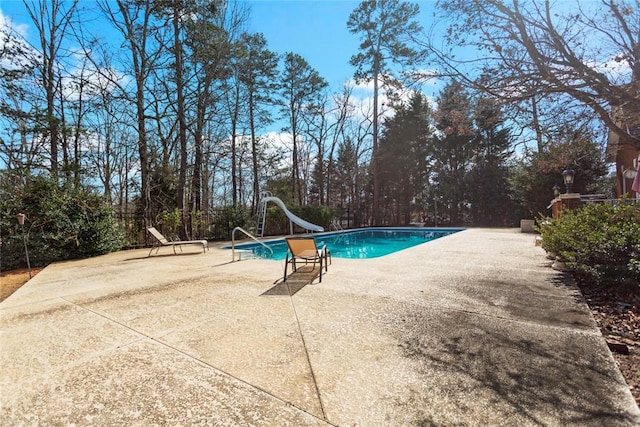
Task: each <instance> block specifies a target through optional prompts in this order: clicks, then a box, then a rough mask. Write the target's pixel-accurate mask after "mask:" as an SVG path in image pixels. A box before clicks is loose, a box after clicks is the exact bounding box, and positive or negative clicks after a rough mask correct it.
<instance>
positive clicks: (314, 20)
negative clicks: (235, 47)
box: [0, 0, 435, 95]
mask: <svg viewBox="0 0 640 427" xmlns="http://www.w3.org/2000/svg"><path fill="white" fill-rule="evenodd" d="M242 1H244V2H245V3H246V4H247V5H249V6H250V8H251V18H250V21H249V22H248V23H247V31H249V32H252V33H263V34H264V35H265V38H266V39H267V42H268V46H269V49H271V50H272V51H275V52H277V53H279V54H283V53H285V52H294V53H297V54H299V55H301V56H302V57H304V58H305V59H306V60H307V61H308V62H309V64H310V65H311V66H312V67H313V68H315V69H316V70H318V72H319V73H320V75H321V76H322V77H324V78H325V79H326V80H327V81H328V82H329V85H330V87H331V89H332V90H333V91H339V90H340V88H341V86H342V84H343V83H344V82H345V81H347V80H349V79H350V78H351V77H352V76H353V72H354V69H353V67H352V66H351V65H349V59H350V58H351V56H352V55H354V54H356V53H357V52H358V45H359V39H358V36H357V35H355V34H351V33H350V32H349V30H348V29H347V20H348V19H349V14H350V13H351V12H352V11H353V10H354V9H355V8H356V7H358V4H359V3H360V2H359V1H355V0H242ZM80 3H81V6H82V3H85V5H86V6H89V7H91V6H92V5H90V4H89V3H90V2H89V0H80ZM417 3H418V4H419V5H420V9H421V13H420V21H421V24H422V25H423V27H425V28H428V27H429V26H430V25H431V22H430V20H431V18H430V17H431V15H432V12H433V7H434V5H435V0H422V1H418V2H417ZM0 12H1V14H2V15H4V16H5V17H6V18H9V19H10V20H11V21H12V24H13V25H14V27H15V26H22V25H24V27H23V28H27V31H28V32H27V34H28V35H29V36H30V38H31V37H34V36H36V32H35V30H34V29H33V25H32V24H30V19H29V17H28V15H27V13H26V11H25V9H24V5H23V2H22V0H0ZM428 95H431V94H428Z"/></svg>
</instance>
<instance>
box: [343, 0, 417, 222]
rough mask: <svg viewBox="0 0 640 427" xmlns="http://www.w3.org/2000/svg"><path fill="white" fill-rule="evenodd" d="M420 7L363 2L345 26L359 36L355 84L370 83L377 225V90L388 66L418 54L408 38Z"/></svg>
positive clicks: (407, 61)
mask: <svg viewBox="0 0 640 427" xmlns="http://www.w3.org/2000/svg"><path fill="white" fill-rule="evenodd" d="M419 11H420V8H419V6H418V5H417V4H415V3H408V2H403V1H399V0H365V1H363V2H362V3H360V5H359V6H358V7H357V8H356V9H355V10H354V11H353V12H351V15H349V20H348V21H347V27H348V28H349V31H350V32H351V33H353V34H359V35H360V52H359V53H358V54H356V55H354V56H352V57H351V65H354V66H355V67H356V73H355V77H356V81H367V82H369V81H373V118H372V121H373V145H372V156H371V163H372V173H373V215H374V216H373V222H374V225H379V223H380V217H379V212H380V209H379V207H380V185H381V180H380V177H379V176H378V169H379V164H380V162H379V159H378V133H379V132H378V121H379V113H378V107H379V95H380V93H379V89H380V83H381V80H382V84H383V86H385V85H387V83H389V81H390V79H389V78H390V76H391V75H392V73H391V71H392V67H391V63H395V64H400V65H402V66H404V65H411V64H412V63H413V62H415V61H416V60H417V59H418V58H419V57H420V56H421V52H419V51H418V50H415V49H413V48H412V47H411V45H410V44H409V42H408V37H409V36H410V35H412V34H415V33H418V32H420V31H421V30H422V27H421V26H420V24H419V23H418V21H416V20H415V18H416V16H417V15H418V13H419Z"/></svg>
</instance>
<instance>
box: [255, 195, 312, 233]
mask: <svg viewBox="0 0 640 427" xmlns="http://www.w3.org/2000/svg"><path fill="white" fill-rule="evenodd" d="M269 202H273V203H275V204H276V205H278V207H279V208H280V209H282V210H283V211H284V214H285V215H286V216H287V218H289V230H290V234H293V224H296V225H298V226H300V227H302V228H304V229H305V230H307V231H324V228H323V227H321V226H319V225H316V224H311V223H310V222H308V221H305V220H304V219H302V218H300V217H298V216H296V215H294V214H293V213H292V212H290V211H289V209H287V206H286V205H285V204H284V202H283V201H282V200H280V199H279V198H277V197H274V196H272V195H271V193H269V192H267V191H265V192H263V193H260V202H259V203H258V217H257V224H256V235H258V236H260V237H264V224H265V221H266V220H267V203H269Z"/></svg>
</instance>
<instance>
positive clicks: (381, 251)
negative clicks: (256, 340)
mask: <svg viewBox="0 0 640 427" xmlns="http://www.w3.org/2000/svg"><path fill="white" fill-rule="evenodd" d="M461 230H463V229H462V228H395V227H394V228H362V229H357V230H347V231H340V232H335V233H321V234H314V235H312V237H313V238H314V239H315V241H316V244H317V245H318V247H321V246H324V245H326V246H327V249H329V250H330V251H331V256H332V257H335V258H351V259H364V258H377V257H381V256H385V255H389V254H392V253H394V252H397V251H401V250H403V249H407V248H410V247H412V246H416V245H420V244H422V243H426V242H429V241H431V240H435V239H438V238H440V237H444V236H448V235H449V234H453V233H456V232H458V231H461ZM263 243H264V244H265V245H267V246H269V247H270V248H271V249H272V250H273V256H271V251H269V250H268V249H267V248H265V247H264V246H262V245H260V244H258V243H255V242H253V243H242V244H239V245H236V246H235V247H236V249H242V250H250V251H252V252H253V253H254V254H256V255H258V256H260V257H261V258H269V259H276V260H281V259H284V258H285V256H286V254H287V243H286V242H285V240H284V239H277V240H268V241H264V242H263ZM224 248H225V249H230V248H231V246H225V247H224Z"/></svg>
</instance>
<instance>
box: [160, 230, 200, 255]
mask: <svg viewBox="0 0 640 427" xmlns="http://www.w3.org/2000/svg"><path fill="white" fill-rule="evenodd" d="M147 231H148V232H149V233H150V234H151V235H152V236H153V237H155V239H156V241H157V243H156V244H155V245H153V246H152V247H151V250H150V251H149V255H147V257H150V256H151V252H153V250H154V249H155V250H156V254H157V253H158V251H159V250H160V248H161V247H162V246H171V247H172V248H173V253H174V254H176V246H178V247H179V248H180V252H182V245H202V253H205V252H206V251H207V250H208V249H209V242H207V241H206V240H179V241H175V242H171V241H169V240H167V238H166V237H164V236H163V235H162V233H160V232H159V231H158V230H156V228H155V227H149V228H147Z"/></svg>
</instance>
